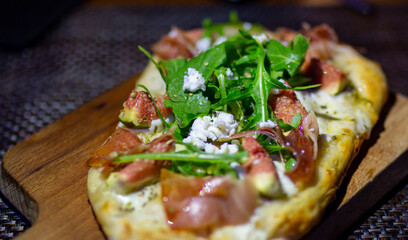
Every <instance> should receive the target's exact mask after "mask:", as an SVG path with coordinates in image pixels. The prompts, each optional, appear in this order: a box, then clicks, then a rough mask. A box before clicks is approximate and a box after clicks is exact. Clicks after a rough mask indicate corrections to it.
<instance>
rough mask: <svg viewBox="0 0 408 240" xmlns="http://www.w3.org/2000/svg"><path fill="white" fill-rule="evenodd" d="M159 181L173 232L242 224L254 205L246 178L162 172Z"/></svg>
mask: <svg viewBox="0 0 408 240" xmlns="http://www.w3.org/2000/svg"><path fill="white" fill-rule="evenodd" d="M160 182H161V187H162V202H163V206H164V209H165V211H166V214H167V217H168V223H169V225H170V227H171V228H173V229H183V230H193V231H200V230H208V229H212V228H215V227H219V226H223V225H231V224H241V223H245V222H247V221H248V220H249V218H250V216H251V215H252V213H253V211H254V210H255V208H256V206H257V191H256V189H255V187H254V186H253V184H252V182H251V181H250V180H249V179H247V178H246V179H243V180H234V179H233V178H232V177H231V176H223V177H211V178H195V177H186V176H182V175H179V174H176V173H173V172H171V171H168V170H166V169H162V173H161V178H160Z"/></svg>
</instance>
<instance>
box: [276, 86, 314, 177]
mask: <svg viewBox="0 0 408 240" xmlns="http://www.w3.org/2000/svg"><path fill="white" fill-rule="evenodd" d="M270 104H271V107H272V109H273V110H274V112H275V115H276V117H277V118H280V119H282V120H283V121H285V122H289V121H290V119H292V118H293V116H294V115H295V114H296V113H299V114H301V116H302V122H301V124H300V125H299V126H298V127H297V128H296V129H295V130H293V131H291V132H290V133H289V134H288V135H287V136H285V137H284V143H281V145H285V148H286V149H288V150H289V151H291V152H292V153H293V155H294V157H295V158H296V165H295V166H294V168H293V169H292V170H290V171H288V172H287V174H288V175H289V176H290V178H291V179H292V180H293V181H295V182H306V181H308V180H309V179H310V177H311V175H312V174H313V172H314V165H315V164H314V160H315V159H316V156H317V151H318V149H317V147H318V145H317V139H318V135H319V126H318V125H317V119H316V116H315V115H314V113H313V112H312V113H308V112H307V111H306V109H305V108H304V107H303V105H302V104H301V102H300V101H299V100H298V98H297V97H296V94H295V92H294V91H291V90H284V91H281V92H280V93H279V94H278V95H275V96H273V97H272V98H271V100H270ZM287 160H289V159H287Z"/></svg>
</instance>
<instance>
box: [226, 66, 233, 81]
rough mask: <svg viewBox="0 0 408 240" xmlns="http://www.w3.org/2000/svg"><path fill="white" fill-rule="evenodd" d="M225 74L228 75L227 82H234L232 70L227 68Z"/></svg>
mask: <svg viewBox="0 0 408 240" xmlns="http://www.w3.org/2000/svg"><path fill="white" fill-rule="evenodd" d="M225 74H226V75H227V80H232V79H233V78H234V73H233V72H232V71H231V69H230V68H227V70H226V71H225Z"/></svg>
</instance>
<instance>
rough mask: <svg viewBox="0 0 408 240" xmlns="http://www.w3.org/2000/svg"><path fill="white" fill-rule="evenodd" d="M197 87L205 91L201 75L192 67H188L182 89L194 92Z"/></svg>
mask: <svg viewBox="0 0 408 240" xmlns="http://www.w3.org/2000/svg"><path fill="white" fill-rule="evenodd" d="M199 89H201V90H203V91H205V79H204V77H203V75H202V74H201V73H200V72H199V71H197V70H195V69H194V68H188V69H187V75H185V76H184V84H183V90H184V91H189V92H195V91H197V90H199Z"/></svg>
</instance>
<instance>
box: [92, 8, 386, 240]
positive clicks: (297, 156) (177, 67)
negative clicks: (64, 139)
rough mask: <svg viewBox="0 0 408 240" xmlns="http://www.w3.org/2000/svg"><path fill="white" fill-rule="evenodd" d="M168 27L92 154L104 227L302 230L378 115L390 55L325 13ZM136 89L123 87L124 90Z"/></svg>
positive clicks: (161, 233)
mask: <svg viewBox="0 0 408 240" xmlns="http://www.w3.org/2000/svg"><path fill="white" fill-rule="evenodd" d="M203 25H204V26H203V28H200V29H194V30H190V31H184V30H181V29H179V28H177V27H173V28H172V29H171V31H170V32H169V33H168V34H166V35H164V36H163V37H162V38H161V39H160V40H159V41H158V42H157V43H156V44H155V45H154V46H153V47H152V49H153V55H151V54H150V53H149V52H148V51H146V50H145V49H143V48H142V47H140V49H141V51H142V52H143V53H145V54H146V56H147V58H149V59H150V63H149V64H148V65H147V67H146V68H145V70H144V72H143V73H142V75H141V76H140V78H139V80H138V82H137V85H136V87H135V89H134V90H132V91H131V92H130V93H129V95H128V99H127V100H126V101H125V102H124V104H123V109H122V110H121V111H120V113H119V123H118V126H117V128H116V129H115V131H114V132H113V133H112V135H111V136H110V137H109V138H108V139H107V140H106V141H105V142H104V143H102V145H101V146H99V147H98V148H97V150H96V151H95V153H94V154H93V155H92V158H91V160H90V161H89V164H90V170H89V175H88V195H89V200H90V203H91V205H92V208H93V210H94V213H95V216H96V218H97V221H98V222H99V224H100V226H101V228H102V230H103V232H104V233H105V235H106V236H107V238H109V239H271V238H284V239H297V238H300V237H302V236H304V235H305V234H306V233H307V232H308V231H310V230H311V228H313V227H314V226H315V225H316V224H317V223H318V221H319V219H320V218H321V216H322V214H323V211H324V209H325V207H326V206H327V204H328V203H329V202H330V201H331V200H332V199H333V197H334V194H335V191H336V189H337V188H338V186H339V184H340V182H341V180H342V178H343V176H344V175H345V174H346V170H347V168H348V166H349V165H350V162H351V161H352V159H353V158H354V157H355V156H356V154H357V153H358V151H359V148H360V146H361V144H362V142H363V141H364V140H365V139H367V138H369V136H370V131H371V129H372V128H373V126H374V124H375V123H376V121H377V120H378V117H379V114H380V111H381V108H382V106H383V104H384V102H385V100H386V97H387V92H388V90H387V83H386V78H385V76H384V73H383V71H382V70H381V67H380V66H379V65H378V64H377V63H375V62H373V61H371V60H369V59H367V58H365V57H364V56H362V55H361V54H360V53H359V52H358V51H357V50H356V49H355V48H353V47H351V46H350V45H348V44H346V43H343V42H341V41H339V39H338V36H337V34H336V33H335V31H334V30H333V29H332V28H330V27H329V26H328V25H326V24H322V25H318V26H315V27H311V26H310V25H308V24H303V25H302V28H301V30H299V31H294V30H290V29H287V28H278V29H276V30H274V31H271V30H268V29H265V28H264V27H263V26H260V25H258V24H251V23H247V22H240V21H238V20H237V18H236V17H234V15H232V17H231V20H230V21H229V22H227V23H222V24H215V23H212V22H211V21H210V20H205V21H204V24H203ZM126 94H128V93H126Z"/></svg>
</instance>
